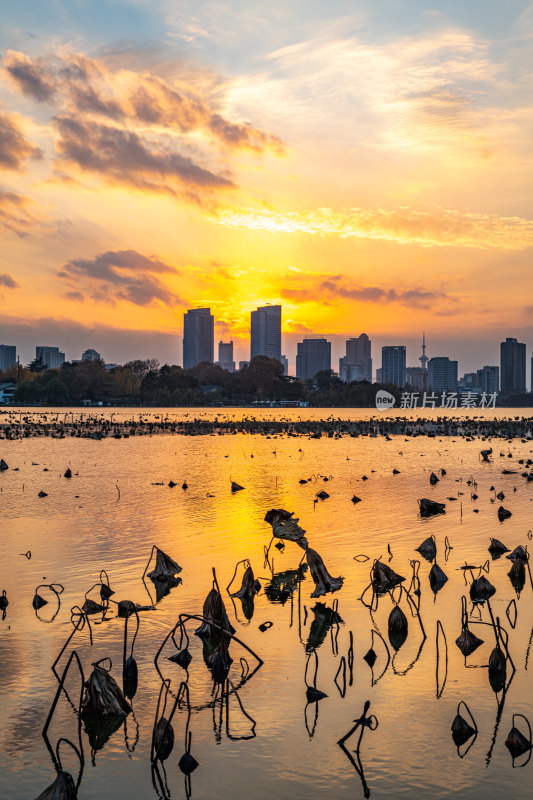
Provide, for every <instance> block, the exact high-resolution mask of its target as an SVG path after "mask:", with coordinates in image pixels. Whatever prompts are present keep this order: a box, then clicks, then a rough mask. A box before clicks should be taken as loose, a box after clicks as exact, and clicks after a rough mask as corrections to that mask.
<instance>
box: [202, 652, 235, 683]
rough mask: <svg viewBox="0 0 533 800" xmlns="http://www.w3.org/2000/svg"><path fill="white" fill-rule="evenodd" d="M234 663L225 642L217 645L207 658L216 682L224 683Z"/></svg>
mask: <svg viewBox="0 0 533 800" xmlns="http://www.w3.org/2000/svg"><path fill="white" fill-rule="evenodd" d="M232 663H233V659H232V657H231V656H230V654H229V652H228V648H227V647H226V646H224V645H223V644H219V645H217V646H216V647H215V649H214V650H213V652H212V653H211V655H210V656H209V657H208V659H207V666H208V667H209V669H210V671H211V675H212V676H213V680H214V681H215V683H224V681H225V680H226V678H227V677H228V672H229V668H230V667H231V665H232Z"/></svg>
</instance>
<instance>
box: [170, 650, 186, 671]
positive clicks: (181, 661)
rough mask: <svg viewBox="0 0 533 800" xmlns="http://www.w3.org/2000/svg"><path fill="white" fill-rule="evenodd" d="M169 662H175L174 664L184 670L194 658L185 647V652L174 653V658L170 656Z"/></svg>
mask: <svg viewBox="0 0 533 800" xmlns="http://www.w3.org/2000/svg"><path fill="white" fill-rule="evenodd" d="M168 660H169V661H173V662H174V664H177V665H178V666H179V667H181V668H182V669H187V668H188V666H189V664H190V663H191V661H192V656H191V654H190V652H189V650H188V649H187V648H186V647H185V648H184V649H183V650H179V651H178V652H177V653H174V655H173V656H170V657H169V659H168Z"/></svg>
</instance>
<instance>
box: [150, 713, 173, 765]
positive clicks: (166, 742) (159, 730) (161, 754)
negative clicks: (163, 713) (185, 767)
mask: <svg viewBox="0 0 533 800" xmlns="http://www.w3.org/2000/svg"><path fill="white" fill-rule="evenodd" d="M173 747H174V729H173V727H172V724H171V723H170V722H169V721H168V720H167V718H166V717H160V718H159V719H158V720H157V722H156V724H155V728H154V740H153V753H154V761H166V760H167V758H168V757H169V755H170V754H171V753H172V749H173Z"/></svg>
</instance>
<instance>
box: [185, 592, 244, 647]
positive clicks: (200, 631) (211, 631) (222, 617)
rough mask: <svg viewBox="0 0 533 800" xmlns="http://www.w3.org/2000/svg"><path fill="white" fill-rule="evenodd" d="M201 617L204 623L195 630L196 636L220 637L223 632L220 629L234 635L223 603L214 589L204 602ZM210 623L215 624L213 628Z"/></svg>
mask: <svg viewBox="0 0 533 800" xmlns="http://www.w3.org/2000/svg"><path fill="white" fill-rule="evenodd" d="M202 616H203V617H204V621H203V622H202V624H201V625H200V626H199V627H198V628H197V629H196V630H195V634H196V635H197V636H207V637H209V636H221V635H222V632H223V631H222V630H221V628H222V629H223V630H224V631H227V632H228V633H235V628H234V627H233V625H232V624H231V622H230V621H229V619H228V615H227V612H226V606H225V605H224V601H223V600H222V597H221V596H220V593H219V592H218V591H217V590H216V589H215V588H214V587H213V588H212V589H211V591H210V592H209V594H208V595H207V597H206V598H205V600H204V607H203V611H202ZM212 622H214V623H215V625H214V626H212V625H211V623H212ZM216 625H218V626H219V627H218V628H217V627H216Z"/></svg>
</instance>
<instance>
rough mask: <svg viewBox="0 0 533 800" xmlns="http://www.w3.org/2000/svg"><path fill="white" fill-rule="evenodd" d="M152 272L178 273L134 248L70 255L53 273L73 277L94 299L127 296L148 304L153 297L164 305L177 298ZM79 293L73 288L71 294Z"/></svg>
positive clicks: (113, 302)
mask: <svg viewBox="0 0 533 800" xmlns="http://www.w3.org/2000/svg"><path fill="white" fill-rule="evenodd" d="M154 273H171V274H174V275H176V274H178V272H177V270H176V269H174V267H171V266H170V265H169V264H166V263H165V262H164V261H161V260H160V259H158V258H155V257H148V256H144V255H142V253H138V252H137V251H136V250H116V251H108V252H106V253H100V254H99V255H97V256H96V257H95V258H93V259H90V260H86V259H81V258H78V259H73V260H71V261H68V262H67V263H66V264H63V266H62V267H61V269H59V270H58V271H57V273H56V274H57V276H58V277H59V278H62V279H63V280H73V281H75V282H76V285H79V284H80V283H82V284H85V285H87V286H89V287H94V288H93V289H92V290H91V298H92V299H93V300H94V301H95V302H99V303H101V302H104V303H108V304H112V305H114V304H115V302H116V301H117V300H127V301H128V302H130V303H134V304H135V305H138V306H149V305H152V304H153V303H154V302H155V301H159V302H161V303H164V304H165V305H174V304H176V303H179V302H181V301H180V298H179V297H178V295H176V294H173V293H172V292H171V291H170V290H169V289H168V288H167V287H166V286H165V284H163V283H162V282H161V281H160V280H159V279H158V278H156V277H154ZM77 294H80V292H79V290H73V291H72V292H71V293H70V295H71V299H80V298H79V297H73V296H72V295H77ZM82 297H83V296H82Z"/></svg>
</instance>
